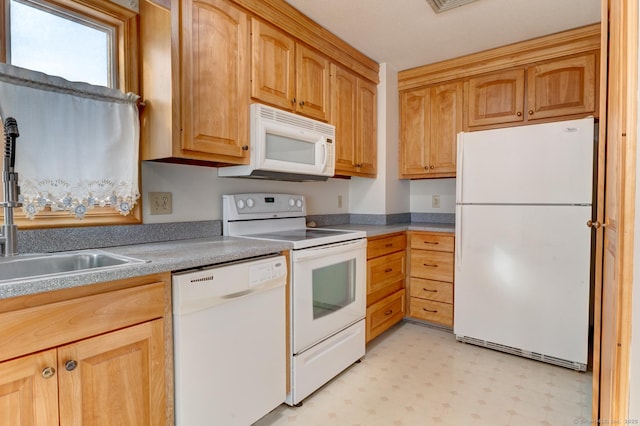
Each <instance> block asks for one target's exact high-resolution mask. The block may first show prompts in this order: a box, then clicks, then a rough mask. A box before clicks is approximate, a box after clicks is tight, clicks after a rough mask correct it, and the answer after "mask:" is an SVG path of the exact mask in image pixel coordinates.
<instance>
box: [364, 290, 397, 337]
mask: <svg viewBox="0 0 640 426" xmlns="http://www.w3.org/2000/svg"><path fill="white" fill-rule="evenodd" d="M404 299H405V293H404V289H401V290H398V291H396V292H394V293H392V294H391V295H389V296H387V297H385V298H384V299H382V300H379V301H378V302H376V303H374V304H372V305H371V306H368V307H367V332H366V334H367V343H368V342H370V341H371V340H373V339H375V338H376V337H378V336H379V335H380V334H381V333H382V332H384V331H386V330H387V329H388V328H389V327H391V326H392V325H394V324H395V323H397V322H399V321H400V320H402V318H404V313H405V306H404Z"/></svg>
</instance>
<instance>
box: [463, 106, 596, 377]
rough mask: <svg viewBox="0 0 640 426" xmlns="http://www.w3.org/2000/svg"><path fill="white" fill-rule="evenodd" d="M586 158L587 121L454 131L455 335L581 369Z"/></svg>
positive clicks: (589, 171) (590, 131) (587, 237)
mask: <svg viewBox="0 0 640 426" xmlns="http://www.w3.org/2000/svg"><path fill="white" fill-rule="evenodd" d="M593 155H594V122H593V118H586V119H581V120H571V121H563V122H555V123H547V124H537V125H530V126H520V127H512V128H505V129H495V130H486V131H477V132H468V133H460V134H459V135H458V163H457V164H458V165H457V179H456V247H455V256H456V257H455V279H454V292H455V293H454V294H455V295H454V297H455V299H454V323H453V331H454V334H455V335H456V338H457V339H458V340H460V341H464V342H467V343H473V344H476V345H481V346H485V347H489V348H492V349H497V350H501V351H504V352H509V353H513V354H516V355H520V356H524V357H528V358H533V359H538V360H540V361H545V362H549V363H552V364H556V365H560V366H563V367H567V368H572V369H575V370H582V371H584V370H585V369H586V364H587V355H588V354H587V350H588V346H589V345H588V336H589V292H590V269H591V268H590V265H591V229H590V228H589V227H587V225H586V223H587V221H588V220H589V219H591V216H592V211H591V204H592V199H593V191H592V188H593V158H594V157H593Z"/></svg>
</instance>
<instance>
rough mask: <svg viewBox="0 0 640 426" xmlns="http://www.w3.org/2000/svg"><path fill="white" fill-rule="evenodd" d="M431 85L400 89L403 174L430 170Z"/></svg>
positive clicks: (412, 174)
mask: <svg viewBox="0 0 640 426" xmlns="http://www.w3.org/2000/svg"><path fill="white" fill-rule="evenodd" d="M430 105H431V91H430V89H429V88H420V89H414V90H408V91H406V92H402V93H400V177H401V178H412V177H421V176H425V175H426V174H427V169H426V165H427V162H428V157H429V148H428V143H429V128H430V127H431V109H430V108H431V106H430Z"/></svg>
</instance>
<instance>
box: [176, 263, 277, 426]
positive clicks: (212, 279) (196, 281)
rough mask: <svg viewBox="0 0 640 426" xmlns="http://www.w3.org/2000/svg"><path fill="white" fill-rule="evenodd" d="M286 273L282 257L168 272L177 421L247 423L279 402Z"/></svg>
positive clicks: (184, 424)
mask: <svg viewBox="0 0 640 426" xmlns="http://www.w3.org/2000/svg"><path fill="white" fill-rule="evenodd" d="M286 277H287V263H286V261H285V258H284V256H271V257H267V258H258V259H254V260H249V261H239V262H235V263H229V264H223V265H220V266H212V267H207V268H200V269H196V270H189V271H185V272H180V273H174V274H173V315H174V316H173V330H174V366H175V417H176V424H177V425H181V426H198V425H203V426H204V425H206V426H211V425H224V426H232V425H238V426H247V425H250V424H251V423H253V422H255V421H256V420H258V419H259V418H261V417H262V416H264V415H265V414H267V413H268V412H269V411H271V410H272V409H274V408H275V407H277V406H278V405H280V404H281V403H283V402H284V400H285V397H286V383H285V382H286V356H287V353H286V341H285V339H286V335H285V331H286V324H285V315H286V306H285V283H286Z"/></svg>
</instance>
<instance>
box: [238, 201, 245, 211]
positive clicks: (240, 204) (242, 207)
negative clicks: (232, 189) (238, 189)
mask: <svg viewBox="0 0 640 426" xmlns="http://www.w3.org/2000/svg"><path fill="white" fill-rule="evenodd" d="M236 206H238V209H240V210H242V209H244V201H243V200H238V201H236Z"/></svg>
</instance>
